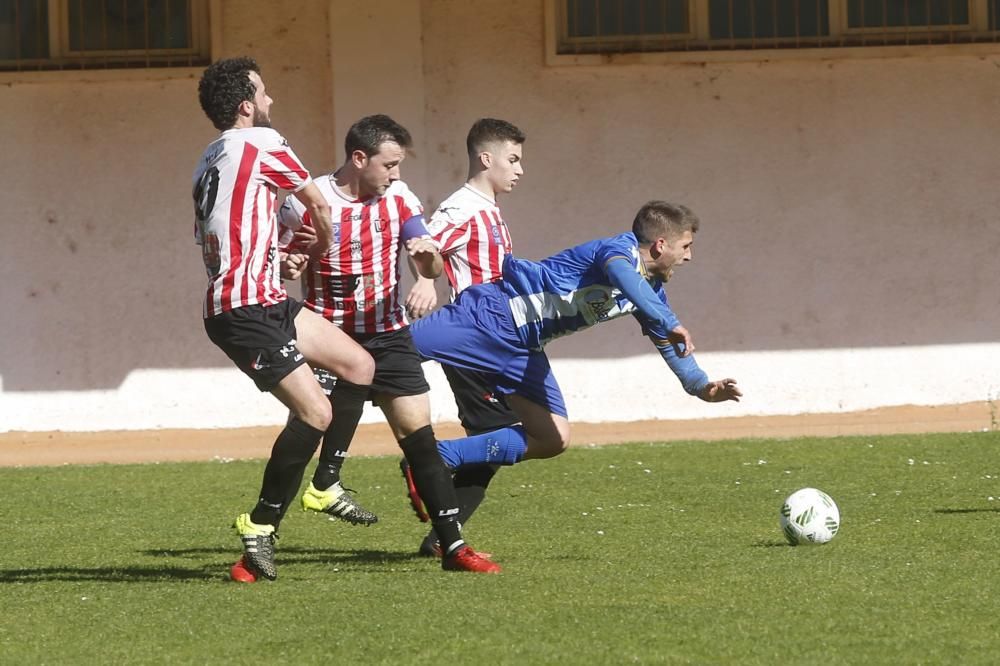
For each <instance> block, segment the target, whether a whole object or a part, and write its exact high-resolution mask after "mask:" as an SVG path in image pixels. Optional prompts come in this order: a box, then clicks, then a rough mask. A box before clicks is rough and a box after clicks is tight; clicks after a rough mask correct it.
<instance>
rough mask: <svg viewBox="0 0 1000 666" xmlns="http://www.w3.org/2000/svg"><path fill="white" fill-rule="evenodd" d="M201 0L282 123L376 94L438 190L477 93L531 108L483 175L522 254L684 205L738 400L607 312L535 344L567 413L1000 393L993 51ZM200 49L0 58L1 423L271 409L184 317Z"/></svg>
mask: <svg viewBox="0 0 1000 666" xmlns="http://www.w3.org/2000/svg"><path fill="white" fill-rule="evenodd" d="M219 6H220V7H221V16H222V25H221V30H219V31H218V33H219V34H220V36H221V40H220V43H217V44H216V45H215V47H216V50H217V51H218V53H219V55H232V54H237V53H244V52H249V53H252V54H254V55H255V56H256V57H257V58H258V59H259V60H260V62H261V64H262V66H263V69H264V78H265V81H266V82H267V85H268V87H269V90H270V92H271V94H272V96H273V97H274V99H275V100H276V102H275V107H274V109H273V114H272V115H273V118H274V123H275V126H276V127H277V128H278V129H279V130H281V131H282V132H283V133H284V134H285V135H286V136H287V137H288V138H289V140H290V141H291V143H292V145H293V146H294V147H295V149H296V151H297V152H298V153H299V154H300V156H301V157H302V158H303V160H304V161H305V162H306V164H307V165H309V166H310V168H311V169H313V170H314V171H317V172H319V171H324V170H326V169H329V168H330V167H332V166H333V165H334V164H335V163H336V161H337V160H339V159H340V158H341V151H340V148H339V146H340V143H341V142H342V135H343V131H344V130H345V129H346V127H347V126H348V125H349V124H350V123H351V122H352V121H353V120H354V119H356V117H358V116H360V115H363V114H366V113H372V112H387V113H390V114H392V115H394V116H396V117H397V118H398V119H399V120H401V121H402V122H404V123H405V124H406V125H407V126H408V127H409V128H410V129H411V131H412V132H413V133H414V135H415V137H416V139H417V150H416V151H415V154H414V155H412V156H411V157H410V158H409V159H408V161H407V162H406V163H405V164H404V177H405V178H406V179H407V180H408V181H409V182H410V183H411V185H412V186H413V187H414V189H416V190H417V191H418V193H420V194H421V195H422V196H423V198H424V201H425V203H426V204H427V205H428V206H429V207H433V206H434V205H435V204H436V203H438V202H440V201H441V200H442V199H443V198H444V197H445V196H447V195H448V194H449V193H450V192H451V191H452V190H454V189H455V188H456V187H457V186H458V185H459V184H460V183H461V182H462V180H463V178H464V174H465V156H464V136H465V132H466V130H467V129H468V126H469V124H470V123H471V122H472V121H473V120H474V119H475V118H477V117H480V116H484V115H492V116H498V117H503V118H507V119H509V120H512V121H514V122H515V123H517V124H518V125H520V126H521V127H522V128H523V129H524V130H525V131H526V132H527V134H528V142H527V144H526V145H525V160H524V165H525V170H526V174H525V177H524V179H523V180H522V183H521V184H520V185H519V186H518V189H517V191H515V192H514V193H513V194H512V195H510V196H509V197H507V198H506V199H505V200H503V201H502V202H501V205H502V206H503V208H504V211H505V216H506V218H507V220H508V222H509V224H510V225H511V227H512V231H513V234H514V239H515V251H516V252H517V253H519V254H521V255H523V256H527V257H529V258H540V257H542V256H545V255H546V254H549V253H551V252H554V251H556V250H559V249H562V248H563V247H566V246H569V245H572V244H575V243H577V242H581V241H583V240H586V239H590V238H593V237H598V236H604V235H610V234H613V233H617V232H620V231H623V230H626V229H627V228H628V224H629V222H630V220H631V217H632V215H633V214H634V212H635V210H636V209H637V208H638V206H639V205H640V204H641V203H642V202H643V201H645V200H647V199H650V198H666V199H672V200H676V201H681V202H684V203H687V204H688V205H690V206H691V207H692V208H694V209H695V210H696V211H697V212H698V213H699V214H700V215H701V217H702V220H703V228H702V230H701V232H700V233H699V234H698V239H697V243H696V246H695V261H694V263H692V264H691V265H689V266H687V267H685V268H684V269H683V270H682V271H679V272H678V274H677V276H676V277H675V280H674V282H672V284H671V289H670V290H669V291H670V294H671V300H672V303H673V304H674V307H675V309H676V310H677V312H678V313H679V314H680V316H681V318H682V320H683V321H684V323H685V324H686V325H687V326H688V328H689V329H691V331H692V333H693V334H694V336H695V340H696V343H697V344H698V346H699V350H700V354H699V359H700V360H701V362H702V364H703V365H704V366H705V367H706V368H707V369H708V370H709V372H710V374H713V375H720V374H727V375H729V374H732V375H736V376H737V378H738V379H740V380H741V382H742V383H743V384H744V385H745V386H746V387H747V390H748V396H747V400H746V401H745V402H744V403H743V404H742V405H739V406H737V405H729V406H725V407H720V406H704V405H701V404H699V403H697V401H695V400H692V399H690V398H687V397H686V396H684V395H683V394H682V393H681V392H680V390H679V388H678V387H677V386H676V384H675V383H674V382H673V380H672V379H670V378H669V373H668V372H667V371H666V370H665V369H664V368H662V366H661V362H660V361H659V359H658V358H656V357H655V356H652V357H651V356H649V355H648V353H647V350H648V345H647V343H645V341H644V340H642V339H641V338H640V336H639V335H638V332H637V330H636V326H635V325H634V323H633V322H631V321H619V322H613V323H610V324H607V325H603V326H601V327H598V328H597V329H595V330H592V331H588V332H586V333H583V334H580V335H577V336H574V337H572V338H569V339H566V340H561V341H558V342H556V343H554V344H553V345H552V346H551V347H550V355H551V356H552V357H553V358H555V359H556V360H557V361H556V362H557V371H558V372H559V374H560V377H561V381H562V384H563V386H564V388H565V389H566V392H567V395H568V397H569V399H570V403H569V404H570V409H571V416H573V417H574V418H577V419H581V420H601V419H602V418H606V417H607V415H608V414H611V415H614V416H618V417H622V418H649V417H650V416H676V417H678V418H680V417H699V416H709V415H727V416H729V415H734V414H738V413H789V412H794V411H817V410H831V409H832V410H837V409H864V408H867V407H872V406H878V405H880V404H903V403H906V402H915V403H922V404H934V403H942V404H943V403H952V402H965V401H969V400H978V399H984V400H985V399H988V398H992V397H997V396H998V395H1000V380H997V379H996V378H997V377H1000V365H998V364H1000V360H998V359H1000V334H998V331H1000V289H998V288H997V276H998V274H1000V258H998V257H1000V233H998V229H1000V224H998V221H997V213H996V211H997V210H998V209H1000V190H998V188H997V187H996V186H995V181H996V172H997V166H998V159H997V157H996V156H997V155H998V154H1000V151H998V149H1000V86H998V83H1000V79H998V77H1000V74H998V71H1000V54H997V55H985V56H983V55H961V54H958V55H956V54H953V53H952V52H951V51H948V52H947V53H946V52H945V51H941V52H935V51H933V50H930V51H927V52H926V53H925V54H924V55H922V56H917V57H909V58H877V59H862V60H844V59H838V58H833V59H830V60H794V59H787V60H786V59H783V60H780V61H775V62H749V63H728V64H727V63H717V64H706V65H699V64H674V65H637V66H601V67H549V66H546V65H545V64H544V49H543V42H544V40H543V30H544V18H543V9H542V3H541V2H539V1H537V0H516V1H507V0H504V1H500V0H496V1H486V0H483V1H477V2H475V3H469V2H464V1H460V0H452V1H443V0H424V1H423V2H419V3H417V2H408V3H394V2H389V1H388V0H379V1H377V2H363V1H362V0H337V1H336V2H334V3H333V4H332V5H330V6H328V5H327V3H324V2H319V1H310V0H298V1H291V0H282V1H281V2H264V1H263V0H257V1H254V2H235V0H224V1H222V2H221V3H219ZM197 75H198V73H197V72H189V73H187V75H186V76H182V77H180V78H177V77H176V76H174V77H172V78H159V79H156V80H144V76H143V75H142V74H141V73H136V72H131V73H129V74H127V75H119V74H105V73H101V74H87V75H72V74H65V73H63V74H53V75H36V76H34V77H9V80H5V79H2V78H0V81H5V84H4V85H0V123H2V125H0V127H2V130H3V137H4V154H5V157H6V159H5V160H4V161H3V166H2V167H0V169H2V175H3V180H4V183H5V185H6V187H5V188H4V194H3V199H2V200H3V208H4V222H3V224H2V225H0V248H2V249H0V252H2V261H0V271H2V279H0V302H2V304H3V311H4V314H3V316H2V317H0V339H2V340H3V344H2V348H0V382H2V383H0V391H2V392H0V430H5V429H33V430H45V429H55V428H61V429H84V430H86V429H99V428H105V427H150V426H157V425H170V426H174V427H185V426H192V427H200V426H209V425H216V424H217V425H254V424H261V423H269V422H275V419H279V420H280V418H281V413H280V412H281V410H280V409H278V408H277V407H276V406H275V403H274V401H273V400H272V399H270V398H268V397H266V396H264V397H261V396H258V395H256V392H255V390H254V389H253V387H252V385H250V383H249V381H247V380H246V379H244V378H243V377H242V376H240V375H238V373H235V371H233V370H232V369H230V368H229V366H228V362H227V361H226V359H225V357H224V356H222V354H221V353H219V352H218V351H217V350H215V349H214V348H213V347H212V346H211V345H210V343H208V341H207V340H206V339H205V338H204V334H203V332H202V330H201V323H200V311H199V307H200V296H201V291H202V289H203V282H204V276H203V273H202V269H201V267H200V262H199V259H198V253H197V251H196V248H195V247H194V246H193V244H192V243H191V235H190V234H191V220H190V217H191V212H190V206H191V204H190V201H189V198H188V197H189V194H188V192H189V188H190V182H189V178H190V172H191V169H192V167H193V164H194V160H195V159H196V158H197V156H198V154H199V153H200V151H201V149H202V148H203V146H204V144H205V143H206V142H207V141H209V140H210V139H211V137H212V136H213V134H214V130H213V129H212V128H211V126H210V125H209V123H208V122H207V121H206V120H205V119H204V117H203V116H202V114H201V111H200V109H199V108H198V106H197V101H196V93H195V89H196V80H197ZM620 356H626V357H628V360H627V361H625V362H617V361H616V360H615V359H617V358H618V357H620ZM431 376H432V379H433V380H434V382H435V413H436V415H437V417H438V418H450V417H451V413H450V412H449V399H448V396H447V394H446V393H442V392H441V391H438V390H437V389H438V388H439V387H440V385H441V382H440V376H439V374H438V373H437V372H436V371H435V370H431ZM639 377H645V378H644V379H639ZM609 385H612V386H614V387H615V391H613V392H612V393H613V395H611V396H608V390H607V387H608V386H609ZM650 385H652V386H653V387H654V388H655V390H656V392H657V393H662V394H663V395H659V396H657V397H656V398H655V399H648V398H643V397H642V396H641V394H642V393H643V391H644V390H645V389H646V388H647V387H648V386H650ZM661 387H662V388H661ZM612 398H614V399H615V400H618V401H619V402H620V405H619V406H614V405H617V404H618V403H609V402H608V401H609V400H611V399H612ZM609 404H611V405H612V408H611V409H609V408H608V406H609ZM234 405H235V407H234ZM370 418H376V417H375V416H372V417H370Z"/></svg>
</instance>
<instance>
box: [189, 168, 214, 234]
mask: <svg viewBox="0 0 1000 666" xmlns="http://www.w3.org/2000/svg"><path fill="white" fill-rule="evenodd" d="M218 194H219V169H218V168H217V167H212V168H211V169H208V170H207V171H205V173H203V174H202V176H201V180H199V181H198V186H197V187H195V188H194V216H195V219H197V220H198V224H199V225H201V228H202V231H204V229H205V222H206V221H207V220H208V216H209V215H211V214H212V209H213V208H215V197H216V196H218Z"/></svg>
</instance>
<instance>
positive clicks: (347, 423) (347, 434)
mask: <svg viewBox="0 0 1000 666" xmlns="http://www.w3.org/2000/svg"><path fill="white" fill-rule="evenodd" d="M367 397H368V387H367V386H358V385H357V384H351V383H350V382H345V381H343V380H340V379H338V380H337V383H336V385H335V386H334V388H333V394H332V395H331V396H330V401H331V402H332V403H333V421H331V422H330V426H329V427H328V428H327V429H326V432H325V433H324V434H323V446H322V447H320V450H319V463H318V464H317V465H316V473H315V474H313V479H312V483H313V485H314V486H315V487H316V488H317V489H318V490H326V489H327V488H329V487H330V486H332V485H333V484H335V483H337V482H338V481H340V469H341V467H343V465H344V460H346V459H347V450H348V448H350V446H351V441H352V440H353V439H354V433H355V432H356V431H357V429H358V422H359V421H361V414H362V413H363V412H364V410H365V399H367Z"/></svg>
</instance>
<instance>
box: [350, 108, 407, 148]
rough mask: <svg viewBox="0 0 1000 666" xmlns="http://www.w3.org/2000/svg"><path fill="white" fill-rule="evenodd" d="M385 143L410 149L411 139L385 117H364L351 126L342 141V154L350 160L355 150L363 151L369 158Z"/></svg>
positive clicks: (394, 122) (403, 129)
mask: <svg viewBox="0 0 1000 666" xmlns="http://www.w3.org/2000/svg"><path fill="white" fill-rule="evenodd" d="M386 141H395V142H396V143H398V144H399V146H400V148H410V147H411V146H412V145H413V139H412V138H411V137H410V133H409V132H407V131H406V128H405V127H403V126H402V125H400V124H399V123H397V122H396V121H395V120H393V119H392V118H390V117H389V116H386V115H382V114H379V115H375V116H365V117H364V118H362V119H361V120H359V121H358V122H356V123H354V124H353V125H351V129H349V130H347V138H346V139H344V152H345V153H346V155H347V158H348V159H350V157H351V154H352V153H354V151H355V150H360V151H363V152H364V154H365V155H367V156H368V157H371V156H372V155H374V154H375V153H377V152H378V147H379V146H380V145H382V144H383V143H385V142H386Z"/></svg>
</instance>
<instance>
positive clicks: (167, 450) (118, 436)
mask: <svg viewBox="0 0 1000 666" xmlns="http://www.w3.org/2000/svg"><path fill="white" fill-rule="evenodd" d="M998 418H1000V415H998V414H997V413H996V411H995V408H991V405H990V404H989V403H987V402H985V401H984V402H972V403H965V404H960V405H939V406H934V407H922V406H913V405H907V406H903V407H882V408H879V409H870V410H867V411H862V412H848V413H842V414H800V415H796V416H741V417H733V418H716V419H698V420H686V421H670V420H659V421H632V422H622V423H573V430H572V438H573V443H572V445H573V446H587V445H594V444H596V445H605V444H621V443H624V442H642V441H676V440H704V441H711V440H721V439H739V438H746V437H757V438H773V437H777V438H785V437H801V436H814V437H835V436H840V435H889V434H899V433H927V432H978V431H984V430H991V429H994V430H995V429H997V428H998V424H997V422H996V420H997V419H998ZM280 428H281V426H277V425H276V426H274V427H266V428H239V429H220V430H134V431H133V430H124V431H123V430H118V431H107V432H81V433H78V432H8V433H0V467H13V466H51V465H76V464H98V463H151V462H168V461H198V460H205V461H210V460H232V459H248V458H254V459H258V458H260V459H262V458H267V456H268V455H269V454H270V450H271V445H272V444H273V443H274V438H275V437H276V436H277V433H278V431H279V430H280ZM434 430H435V432H436V434H437V435H438V437H439V438H442V439H450V438H453V437H460V436H461V434H462V431H461V428H460V427H459V426H458V424H457V423H439V424H436V425H435V426H434ZM398 452H399V448H398V446H397V445H396V442H395V441H394V440H393V438H392V435H391V434H390V433H389V428H388V426H386V425H385V424H384V423H375V424H367V425H362V426H359V428H358V434H357V439H356V440H355V442H354V444H353V445H352V447H351V454H352V455H361V456H375V455H396V454H398Z"/></svg>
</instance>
